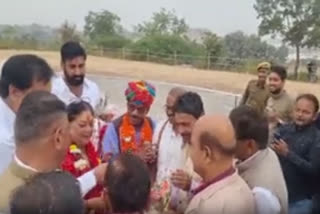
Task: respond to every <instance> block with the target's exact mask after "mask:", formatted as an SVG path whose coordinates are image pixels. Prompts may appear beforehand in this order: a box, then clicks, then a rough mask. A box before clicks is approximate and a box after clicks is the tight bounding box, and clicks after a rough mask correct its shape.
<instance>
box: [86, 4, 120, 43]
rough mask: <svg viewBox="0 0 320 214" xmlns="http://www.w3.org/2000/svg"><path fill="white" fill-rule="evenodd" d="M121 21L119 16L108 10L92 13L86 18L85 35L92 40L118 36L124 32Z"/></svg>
mask: <svg viewBox="0 0 320 214" xmlns="http://www.w3.org/2000/svg"><path fill="white" fill-rule="evenodd" d="M120 20H121V19H120V17H119V16H117V15H116V14H114V13H112V12H109V11H107V10H103V11H102V12H92V11H90V12H89V14H88V15H87V16H86V17H85V26H84V33H85V35H87V36H89V37H90V38H91V39H92V40H94V39H96V38H98V37H104V36H117V35H119V34H120V32H121V31H122V27H121V25H120Z"/></svg>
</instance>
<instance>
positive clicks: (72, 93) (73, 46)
mask: <svg viewBox="0 0 320 214" xmlns="http://www.w3.org/2000/svg"><path fill="white" fill-rule="evenodd" d="M60 54H61V67H62V70H63V73H64V76H56V77H55V78H53V80H52V90H51V92H52V93H53V94H55V95H57V97H59V99H61V100H62V101H63V102H64V103H65V104H66V105H69V104H70V103H72V102H74V101H77V100H84V101H86V102H88V103H90V105H91V106H92V108H94V109H96V108H97V107H98V104H99V101H100V91H99V88H98V86H97V84H96V83H94V82H92V81H90V80H89V79H87V78H85V74H86V59H87V55H86V52H85V50H84V49H83V47H81V45H80V44H79V43H78V42H67V43H65V44H64V45H63V46H62V48H61V51H60Z"/></svg>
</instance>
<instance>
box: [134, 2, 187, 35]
mask: <svg viewBox="0 0 320 214" xmlns="http://www.w3.org/2000/svg"><path fill="white" fill-rule="evenodd" d="M188 29H189V27H188V25H187V24H186V22H185V20H184V19H183V18H181V19H180V18H178V17H177V15H176V14H175V11H174V10H173V11H167V10H166V9H164V8H162V9H161V10H160V12H156V13H154V14H153V16H152V18H151V21H147V22H144V23H143V24H139V25H138V26H137V30H138V32H139V33H143V34H144V35H146V36H151V35H157V34H159V35H177V36H182V35H183V34H185V33H186V32H187V31H188Z"/></svg>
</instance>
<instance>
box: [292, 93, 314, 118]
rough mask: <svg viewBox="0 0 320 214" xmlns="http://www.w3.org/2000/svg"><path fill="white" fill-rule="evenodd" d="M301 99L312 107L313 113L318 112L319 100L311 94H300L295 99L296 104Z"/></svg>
mask: <svg viewBox="0 0 320 214" xmlns="http://www.w3.org/2000/svg"><path fill="white" fill-rule="evenodd" d="M301 99H306V100H309V101H310V102H312V103H313V105H314V113H317V112H318V111H319V100H318V98H317V97H316V96H315V95H313V94H301V95H299V96H298V97H297V99H296V102H298V101H299V100H301Z"/></svg>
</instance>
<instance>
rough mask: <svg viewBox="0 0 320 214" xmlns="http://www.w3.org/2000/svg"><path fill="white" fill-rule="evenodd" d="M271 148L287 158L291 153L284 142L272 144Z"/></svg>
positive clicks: (278, 141) (277, 141)
mask: <svg viewBox="0 0 320 214" xmlns="http://www.w3.org/2000/svg"><path fill="white" fill-rule="evenodd" d="M271 148H272V149H273V150H274V151H275V152H276V153H277V154H278V155H282V156H284V157H286V156H287V155H288V153H289V147H288V144H287V143H286V142H284V141H283V140H276V141H275V142H274V143H273V144H271Z"/></svg>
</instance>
